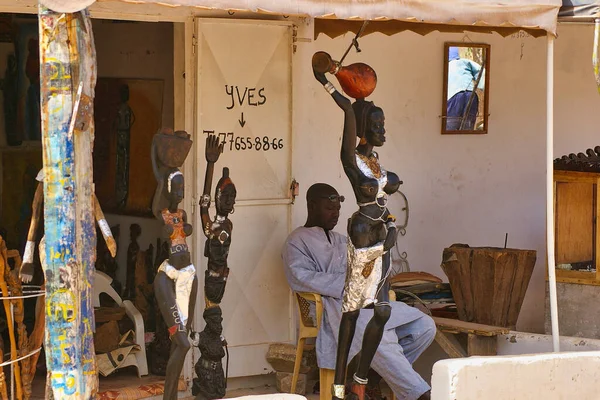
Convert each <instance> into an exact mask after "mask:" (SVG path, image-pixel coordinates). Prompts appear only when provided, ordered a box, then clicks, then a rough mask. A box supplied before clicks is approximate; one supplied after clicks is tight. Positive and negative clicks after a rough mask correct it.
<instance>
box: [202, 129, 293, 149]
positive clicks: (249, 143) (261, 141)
mask: <svg viewBox="0 0 600 400" xmlns="http://www.w3.org/2000/svg"><path fill="white" fill-rule="evenodd" d="M204 133H214V131H204ZM218 136H219V142H221V143H225V148H227V147H228V146H227V144H228V143H229V150H230V151H233V150H256V151H261V150H262V151H269V150H281V149H283V139H279V138H270V137H268V136H263V137H258V136H256V137H250V136H246V137H243V136H235V137H234V135H233V132H229V133H219V134H218Z"/></svg>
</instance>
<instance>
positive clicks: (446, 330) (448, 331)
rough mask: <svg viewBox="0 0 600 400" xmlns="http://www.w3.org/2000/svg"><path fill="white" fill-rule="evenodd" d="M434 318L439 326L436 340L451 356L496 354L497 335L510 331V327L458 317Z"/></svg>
mask: <svg viewBox="0 0 600 400" xmlns="http://www.w3.org/2000/svg"><path fill="white" fill-rule="evenodd" d="M433 320H434V321H435V325H436V327H437V332H436V335H435V341H436V342H437V343H438V344H439V345H440V347H441V348H442V349H443V350H444V351H445V352H446V354H448V355H449V356H450V357H451V358H460V357H468V356H495V355H497V343H496V341H497V336H498V335H504V334H507V333H508V332H510V329H508V328H503V327H500V326H491V325H482V324H476V323H473V322H465V321H460V320H457V319H450V318H440V317H433ZM465 339H466V340H465ZM461 342H462V343H461Z"/></svg>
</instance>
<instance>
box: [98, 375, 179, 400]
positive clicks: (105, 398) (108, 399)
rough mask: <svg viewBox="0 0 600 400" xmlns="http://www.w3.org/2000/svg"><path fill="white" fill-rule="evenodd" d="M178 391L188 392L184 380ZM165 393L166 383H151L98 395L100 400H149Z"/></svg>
mask: <svg viewBox="0 0 600 400" xmlns="http://www.w3.org/2000/svg"><path fill="white" fill-rule="evenodd" d="M177 390H178V391H180V392H183V391H185V390H187V383H186V382H185V380H184V379H183V378H181V379H179V384H178V385H177ZM164 392H165V383H164V381H163V382H159V383H150V384H147V385H140V386H137V387H126V388H122V389H116V390H107V391H104V392H99V393H98V400H137V399H147V398H148V397H154V396H159V395H161V394H164Z"/></svg>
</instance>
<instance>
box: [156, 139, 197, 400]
mask: <svg viewBox="0 0 600 400" xmlns="http://www.w3.org/2000/svg"><path fill="white" fill-rule="evenodd" d="M190 147H191V140H190V138H189V135H188V134H187V133H185V132H182V131H179V132H172V131H162V132H159V133H157V134H156V135H155V136H154V139H153V143H152V166H153V170H154V174H155V176H156V179H157V181H158V187H157V192H156V195H157V196H164V198H165V199H166V200H167V201H168V205H167V207H165V208H162V207H160V206H159V204H160V199H159V198H156V197H155V199H154V201H153V208H152V211H153V212H154V215H155V216H156V218H158V219H159V220H161V221H162V222H163V223H164V226H163V237H164V238H165V239H166V240H167V241H168V243H169V258H168V259H167V260H165V261H163V263H162V264H161V265H160V267H159V268H158V273H157V274H156V277H155V278H154V292H155V295H156V299H157V303H158V307H159V308H160V311H161V314H162V317H163V320H164V321H165V323H166V324H167V328H168V330H169V336H170V338H171V354H170V356H169V362H168V363H167V369H166V379H165V391H164V396H163V398H164V399H165V400H171V399H176V398H177V384H178V381H179V377H180V375H181V370H182V368H183V364H184V362H185V356H186V354H187V352H188V351H189V349H190V347H191V346H190V341H189V339H188V333H189V331H190V330H191V327H192V322H193V316H194V305H195V304H196V292H197V287H198V281H197V279H196V269H195V267H194V265H193V264H192V262H191V257H190V252H189V250H188V246H187V243H186V238H187V237H188V236H190V235H191V234H192V225H190V224H189V223H188V222H187V215H186V212H185V211H184V210H182V209H180V208H179V203H181V201H182V200H183V196H184V180H183V174H182V173H181V172H180V171H179V169H178V168H179V167H180V166H181V165H183V162H184V161H185V158H186V156H187V153H188V151H189V148H190Z"/></svg>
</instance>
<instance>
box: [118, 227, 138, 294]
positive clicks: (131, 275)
mask: <svg viewBox="0 0 600 400" xmlns="http://www.w3.org/2000/svg"><path fill="white" fill-rule="evenodd" d="M141 234H142V228H141V227H140V226H139V225H138V224H131V225H130V226H129V236H130V238H131V243H130V244H129V247H128V248H127V275H126V279H125V293H124V294H123V297H125V298H127V299H130V298H134V297H135V295H136V289H135V270H136V264H137V258H138V253H139V252H140V245H139V244H138V242H137V240H138V238H139V237H140V235H141Z"/></svg>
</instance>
